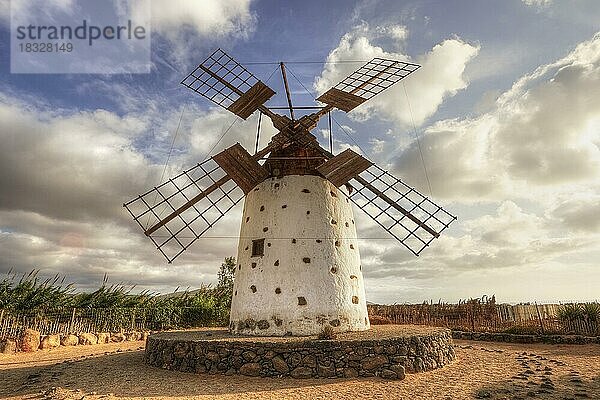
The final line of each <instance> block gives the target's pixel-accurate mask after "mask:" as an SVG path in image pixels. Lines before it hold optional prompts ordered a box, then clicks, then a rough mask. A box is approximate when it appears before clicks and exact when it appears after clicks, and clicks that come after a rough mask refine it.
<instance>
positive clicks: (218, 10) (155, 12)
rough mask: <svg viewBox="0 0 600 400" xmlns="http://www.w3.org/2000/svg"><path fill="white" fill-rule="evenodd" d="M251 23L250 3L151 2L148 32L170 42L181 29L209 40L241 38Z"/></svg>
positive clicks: (224, 0) (241, 0) (231, 0)
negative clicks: (228, 37) (235, 36)
mask: <svg viewBox="0 0 600 400" xmlns="http://www.w3.org/2000/svg"><path fill="white" fill-rule="evenodd" d="M254 22H255V17H254V16H253V15H252V13H251V11H250V0H202V4H199V2H198V1H196V0H152V29H153V30H154V31H157V32H159V33H160V34H163V35H165V36H167V37H169V38H171V39H176V38H178V35H179V33H180V32H179V31H180V30H181V29H182V28H191V29H193V30H194V31H196V32H197V33H198V34H200V35H201V36H205V37H206V36H213V38H214V36H217V37H218V36H227V35H230V34H238V35H245V34H246V33H247V32H248V31H249V30H250V29H251V27H252V24H253V23H254Z"/></svg>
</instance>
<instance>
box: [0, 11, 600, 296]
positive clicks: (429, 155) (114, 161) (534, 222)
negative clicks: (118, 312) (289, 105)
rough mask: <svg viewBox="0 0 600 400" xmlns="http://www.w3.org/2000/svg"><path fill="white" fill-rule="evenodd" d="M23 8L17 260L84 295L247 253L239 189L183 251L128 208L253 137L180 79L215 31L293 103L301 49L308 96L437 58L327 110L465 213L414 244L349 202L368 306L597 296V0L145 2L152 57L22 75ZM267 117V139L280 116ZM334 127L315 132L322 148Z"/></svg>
mask: <svg viewBox="0 0 600 400" xmlns="http://www.w3.org/2000/svg"><path fill="white" fill-rule="evenodd" d="M73 1H75V0H51V1H48V2H47V4H48V7H70V6H71V5H72V2H73ZM9 4H10V3H9V1H7V0H0V55H1V56H0V273H2V274H4V273H6V272H8V271H13V272H17V273H22V272H28V271H30V270H32V269H38V270H39V271H40V275H42V276H50V275H54V274H56V273H58V274H61V275H62V276H65V277H66V280H67V281H69V282H74V283H75V284H76V287H77V288H78V289H79V290H92V289H94V288H96V287H98V286H99V285H100V284H101V282H102V279H103V277H104V275H105V274H108V277H109V279H110V281H111V282H115V283H118V282H123V283H125V284H132V285H133V284H135V285H136V289H135V290H150V291H152V292H162V293H164V292H170V291H173V290H175V289H176V288H178V287H179V288H188V287H189V288H196V287H198V286H200V285H201V284H202V283H214V282H215V281H216V273H217V270H218V267H219V265H220V263H221V262H222V260H223V258H224V257H227V256H234V255H235V253H236V251H237V239H236V238H235V236H236V235H238V234H239V223H240V218H241V211H242V207H241V204H240V205H238V206H237V207H236V208H234V209H233V210H232V211H231V212H230V213H228V214H227V215H226V217H225V218H223V220H221V221H220V222H219V224H218V225H217V226H215V227H214V228H213V230H212V231H211V232H210V236H212V237H207V238H204V239H200V240H198V241H197V242H196V243H195V244H194V246H193V248H191V249H189V250H188V251H187V252H186V253H185V254H184V255H182V256H181V257H180V258H178V259H177V260H176V261H175V262H174V263H173V264H171V265H169V264H167V263H166V262H165V260H164V259H162V256H161V255H160V254H159V253H158V252H157V251H156V250H155V249H154V247H153V245H152V244H151V242H150V241H149V240H147V238H146V237H145V236H144V235H143V233H142V232H141V231H140V230H139V229H138V227H137V225H136V224H135V223H134V222H133V221H132V220H131V219H130V218H129V215H128V214H127V212H126V210H125V209H124V208H123V207H122V204H123V203H124V202H125V201H127V200H129V199H131V198H133V197H135V196H137V195H138V194H139V193H143V192H145V191H146V190H147V189H148V188H151V187H153V186H155V185H157V184H158V183H159V182H160V178H161V175H163V170H164V171H165V177H167V176H173V175H176V174H177V173H178V172H179V171H181V170H182V169H185V168H186V167H191V166H193V165H194V164H196V163H197V162H199V161H202V160H204V159H205V158H206V157H208V156H210V155H213V154H216V153H217V152H218V151H220V150H222V149H224V148H226V147H229V146H231V145H233V144H234V143H236V142H240V143H241V144H242V145H244V146H245V147H246V148H253V146H254V137H255V133H256V126H257V115H253V116H251V117H250V118H248V119H247V120H246V121H243V120H241V119H239V118H237V117H235V116H234V115H233V114H231V113H229V112H227V111H226V110H224V109H221V108H219V107H217V106H215V105H214V104H212V103H210V102H208V101H207V100H205V99H203V98H201V97H200V96H198V95H195V94H194V93H192V92H191V91H189V90H187V89H186V88H185V87H183V86H182V85H180V84H179V82H180V80H181V79H182V78H183V77H184V76H185V75H186V74H187V73H188V72H189V71H190V70H192V69H193V68H194V67H195V66H196V65H197V64H198V63H200V62H201V61H202V60H203V59H204V58H205V57H206V56H207V55H208V54H210V53H211V52H212V51H213V50H215V49H216V48H219V47H220V48H222V49H223V50H224V51H226V52H227V53H228V54H230V55H231V56H232V57H234V58H235V59H236V60H238V61H239V62H241V63H243V64H244V65H246V67H247V68H248V69H249V70H251V71H252V72H253V73H254V74H255V75H256V76H257V77H258V78H259V79H262V80H263V81H264V82H266V83H267V84H268V85H269V86H270V87H272V88H273V89H274V90H275V91H276V92H277V95H276V96H275V97H274V98H273V99H272V100H271V101H270V103H269V105H284V104H285V97H284V96H283V93H284V91H283V84H282V80H281V77H280V75H278V74H277V73H274V70H275V68H276V67H277V65H275V64H269V63H270V62H273V63H274V62H279V61H284V62H286V65H287V68H288V71H290V72H291V74H293V76H292V77H291V78H290V85H291V91H292V95H293V101H294V103H295V104H296V105H313V104H315V103H314V98H315V96H318V94H320V93H323V92H324V91H326V90H327V89H328V88H330V87H332V86H334V85H335V84H336V83H337V82H338V81H340V80H341V79H343V78H344V77H345V76H346V75H348V74H350V73H351V72H352V71H353V70H355V69H357V68H358V67H359V66H360V65H361V64H360V62H361V61H367V60H370V59H371V58H373V57H383V58H391V59H397V60H403V61H410V62H415V63H418V64H420V65H422V67H421V68H420V69H419V70H418V71H417V72H415V73H414V74H412V75H411V76H409V77H408V78H406V79H405V80H404V81H403V83H400V84H397V85H395V86H394V87H392V88H390V89H389V90H387V91H386V92H384V93H382V94H381V95H379V96H377V97H375V98H373V99H372V100H370V101H368V102H366V103H365V104H363V105H362V106H360V107H358V108H357V109H355V110H354V111H352V112H350V113H348V114H345V113H343V112H341V111H337V112H335V113H334V114H333V117H334V119H335V121H336V124H334V128H333V135H334V152H335V153H337V152H340V151H341V150H343V149H345V148H348V147H350V148H352V149H354V150H355V151H357V152H360V153H362V154H363V155H364V156H365V157H367V158H369V159H370V160H372V161H373V162H375V163H377V164H378V165H379V166H381V167H382V168H385V169H387V170H389V171H390V172H391V173H392V174H394V175H395V176H397V177H399V178H402V179H403V180H404V181H406V182H407V183H408V184H410V185H412V186H415V187H416V188H417V189H418V190H420V191H421V192H423V193H425V194H427V195H431V197H432V198H433V199H434V201H436V202H437V203H439V204H441V205H443V206H444V207H445V208H446V209H448V210H449V211H450V212H452V213H453V214H455V215H457V216H458V220H457V222H455V223H454V224H453V225H451V227H450V228H449V229H448V230H446V231H445V232H444V235H443V236H442V237H441V238H440V239H438V240H435V241H434V242H433V244H432V246H431V247H430V248H428V249H427V250H425V252H424V253H422V255H421V256H420V257H418V258H417V257H414V256H413V255H412V254H411V253H410V252H409V251H408V250H406V249H405V248H404V247H403V246H401V245H400V244H399V243H398V242H396V241H395V240H390V239H387V238H386V237H385V235H386V233H385V232H383V231H381V229H380V228H379V227H378V226H377V225H375V224H374V222H373V221H371V220H370V219H369V218H368V217H367V216H365V215H364V214H362V212H361V211H360V210H358V209H355V210H354V211H355V216H356V221H357V229H358V235H359V237H360V238H361V240H360V252H361V258H362V266H363V274H364V278H365V287H366V292H367V300H368V301H371V302H377V303H405V302H411V303H412V302H422V301H425V300H433V301H438V300H440V299H441V300H442V301H450V302H455V301H458V300H459V299H465V298H471V297H481V296H482V295H488V296H491V295H495V296H496V299H497V301H499V302H511V303H515V302H521V301H538V302H557V301H592V300H599V299H600V297H599V296H600V295H599V293H600V291H599V290H598V287H599V286H600V268H598V267H599V266H600V265H599V264H600V246H599V244H600V25H599V23H598V21H600V2H598V1H595V0H589V1H585V0H580V1H577V0H564V1H559V0H506V1H501V2H499V1H491V0H490V1H483V0H473V1H466V0H464V1H458V0H457V1H452V2H449V1H433V0H432V1H393V0H390V1H386V0H359V1H341V0H338V1H328V2H326V3H325V2H323V1H302V2H292V1H275V0H272V1H270V0H255V1H249V0H202V1H193V0H169V1H167V0H152V37H151V42H152V49H151V62H152V64H151V72H150V73H148V74H112V75H110V74H51V75H50V74H11V73H10V45H9V42H10V31H9V29H10V28H9V26H10V6H9ZM348 61H356V62H348ZM265 63H267V64H265ZM296 78H298V79H297V80H296ZM304 87H306V89H308V91H309V92H311V93H312V94H311V93H308V92H307V90H305V88H304ZM231 124H233V125H232V128H231V129H230V131H229V132H228V133H227V134H226V135H225V136H224V137H223V138H222V140H220V141H219V137H220V136H221V135H222V134H223V133H224V132H225V130H226V129H227V127H229V126H230V125H231ZM338 124H339V125H338ZM340 125H341V126H342V127H343V129H341V128H340ZM178 126H179V129H178ZM262 129H263V130H262V136H261V145H265V144H266V143H267V142H268V140H269V138H270V136H271V135H273V134H274V133H275V130H274V129H273V128H272V127H271V126H270V124H268V123H267V124H265V123H263V128H262ZM326 130H327V126H326V125H325V124H324V123H320V124H319V126H318V127H317V130H316V131H315V134H316V136H318V137H319V139H320V140H321V141H322V143H323V144H324V145H326V143H327V140H328V139H327V137H326V135H325V134H324V132H325V131H326ZM172 144H173V148H172V151H171V147H172ZM419 144H420V147H421V152H419ZM420 153H422V157H421V154H420ZM169 154H171V156H170V157H169ZM167 159H168V163H167ZM165 164H166V167H165ZM428 180H429V184H428ZM221 236H226V237H229V238H228V239H222V238H221V239H219V238H216V237H221Z"/></svg>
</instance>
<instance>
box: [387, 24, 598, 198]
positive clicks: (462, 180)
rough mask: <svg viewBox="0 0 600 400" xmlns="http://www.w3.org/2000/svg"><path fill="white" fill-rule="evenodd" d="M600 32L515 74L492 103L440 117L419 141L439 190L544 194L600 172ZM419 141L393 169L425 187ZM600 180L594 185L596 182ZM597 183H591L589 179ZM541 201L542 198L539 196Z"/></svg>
mask: <svg viewBox="0 0 600 400" xmlns="http://www.w3.org/2000/svg"><path fill="white" fill-rule="evenodd" d="M599 142H600V34H597V35H596V36H594V37H593V38H592V39H591V40H589V41H586V42H584V43H581V44H580V45H578V46H577V48H576V49H575V50H573V51H572V52H571V53H570V54H569V55H567V56H566V57H564V58H562V59H560V60H558V61H557V62H555V63H552V64H549V65H544V66H541V67H539V68H538V69H537V70H536V71H534V72H533V73H532V74H529V75H526V76H524V77H523V78H521V79H519V80H517V81H516V82H515V84H514V85H513V87H512V88H511V89H510V90H509V91H507V92H506V93H504V94H502V95H501V96H500V97H499V98H498V100H497V101H496V102H495V105H494V107H493V108H492V110H491V111H489V112H487V113H485V114H483V115H481V116H478V117H475V118H466V119H463V120H445V121H440V122H438V123H436V124H434V125H432V126H430V127H428V128H426V130H425V136H424V138H423V139H422V148H423V149H424V153H425V160H426V165H427V169H428V172H429V175H430V179H431V181H432V186H433V188H434V194H435V195H437V196H444V197H447V198H452V199H456V200H463V201H467V200H469V199H471V200H480V199H490V200H493V199H501V198H505V196H511V197H513V198H515V197H516V198H519V197H521V198H530V199H534V200H536V199H542V201H543V199H544V198H548V196H552V195H553V194H556V191H557V190H560V191H561V192H566V193H569V192H572V191H573V190H574V189H575V188H577V187H578V185H583V186H584V187H585V186H588V187H589V185H594V184H597V182H598V178H599V177H600V149H599V147H598V143H599ZM418 156H419V152H418V148H417V146H416V143H413V144H412V145H411V146H410V147H409V148H408V149H407V150H406V151H404V152H403V153H402V154H401V155H399V156H398V157H396V165H395V166H396V170H397V171H398V172H400V173H401V175H402V176H404V177H407V178H410V179H408V180H409V182H415V183H416V184H417V186H419V187H421V188H423V187H425V186H424V185H423V179H422V175H423V173H422V166H421V165H420V159H419V158H418ZM596 186H597V185H596ZM592 187H594V186H592ZM536 201H540V200H536Z"/></svg>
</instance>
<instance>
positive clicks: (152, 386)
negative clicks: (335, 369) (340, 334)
mask: <svg viewBox="0 0 600 400" xmlns="http://www.w3.org/2000/svg"><path fill="white" fill-rule="evenodd" d="M455 344H456V353H457V359H456V361H454V362H453V363H452V364H451V365H449V366H447V367H445V368H443V369H440V370H436V371H431V372H426V373H420V374H409V375H407V377H406V379H405V380H403V381H386V380H382V379H378V378H373V379H319V380H315V379H311V380H295V379H291V378H290V379H273V378H249V377H240V376H222V375H206V374H201V375H196V374H187V373H180V372H171V371H166V370H161V369H157V368H152V367H148V366H146V365H144V363H143V361H142V360H143V351H142V346H143V343H142V342H127V343H115V344H106V345H98V346H77V347H72V348H60V349H54V350H49V351H39V352H37V353H33V354H18V355H0V398H3V399H6V398H8V399H48V400H54V399H69V400H71V399H114V398H135V399H141V398H157V399H167V398H174V399H301V400H309V399H442V400H449V399H510V400H513V399H515V400H516V399H530V398H539V399H561V400H562V399H581V398H589V399H600V346H598V345H586V346H562V345H557V346H550V345H512V344H500V343H484V342H469V341H455Z"/></svg>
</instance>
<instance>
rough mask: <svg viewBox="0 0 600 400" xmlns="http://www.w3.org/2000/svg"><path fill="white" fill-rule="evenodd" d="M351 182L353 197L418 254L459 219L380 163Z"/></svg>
mask: <svg viewBox="0 0 600 400" xmlns="http://www.w3.org/2000/svg"><path fill="white" fill-rule="evenodd" d="M350 184H351V186H352V191H351V192H350V194H349V198H350V200H351V201H352V202H353V203H354V204H356V205H357V206H358V207H359V208H360V209H361V210H363V211H364V212H365V213H366V214H367V215H368V216H369V217H371V218H372V219H373V220H374V221H375V222H377V224H378V225H379V226H381V227H382V228H383V229H385V230H386V231H387V232H388V233H389V234H390V235H392V236H393V237H394V238H396V239H397V240H398V241H400V243H402V244H403V245H404V246H405V247H406V248H407V249H409V250H410V251H411V252H412V253H413V254H414V255H416V256H418V255H419V254H420V253H421V252H422V251H423V250H424V249H425V248H426V247H427V246H429V244H430V243H431V242H432V241H433V240H434V239H436V238H438V237H439V236H440V234H441V233H442V231H444V230H445V229H446V228H448V226H449V225H450V224H451V223H452V222H453V221H454V220H456V217H455V216H454V215H452V214H450V213H449V212H447V211H446V210H444V209H443V208H442V207H441V206H439V205H437V204H435V203H434V202H432V201H431V200H430V199H428V198H427V197H426V196H424V195H423V194H421V193H419V192H418V191H417V190H416V189H414V188H412V187H410V186H408V185H407V184H406V183H404V182H402V181H401V180H400V179H398V178H396V177H394V176H393V175H391V174H390V173H388V172H387V171H384V170H383V169H381V168H380V167H378V166H377V165H372V166H371V167H369V168H368V169H366V170H365V171H363V172H362V173H360V174H359V175H357V176H355V177H354V178H353V179H352V180H350Z"/></svg>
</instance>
